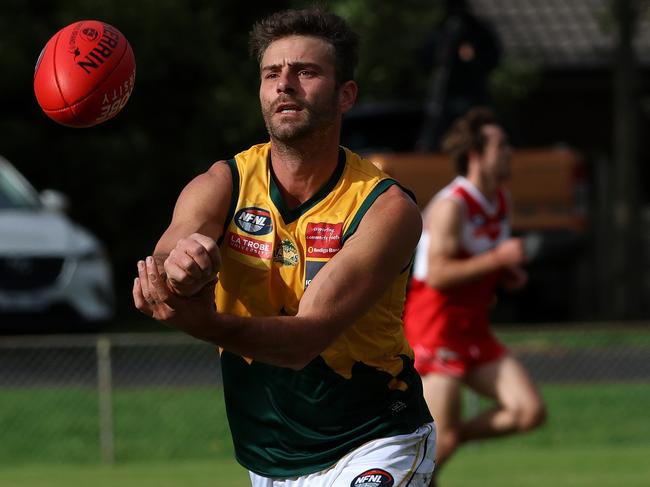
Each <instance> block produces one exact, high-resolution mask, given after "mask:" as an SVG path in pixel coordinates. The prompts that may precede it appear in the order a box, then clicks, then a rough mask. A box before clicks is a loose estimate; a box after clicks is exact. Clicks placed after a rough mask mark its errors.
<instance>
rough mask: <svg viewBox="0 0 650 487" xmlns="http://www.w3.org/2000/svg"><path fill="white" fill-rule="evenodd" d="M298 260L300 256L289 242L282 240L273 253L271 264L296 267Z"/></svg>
mask: <svg viewBox="0 0 650 487" xmlns="http://www.w3.org/2000/svg"><path fill="white" fill-rule="evenodd" d="M299 260H300V255H299V254H298V250H297V249H296V246H295V245H294V244H293V242H291V240H282V241H281V242H280V244H279V245H278V246H277V248H276V249H275V252H274V253H273V262H278V263H280V264H282V265H287V266H291V267H295V266H297V265H298V261H299Z"/></svg>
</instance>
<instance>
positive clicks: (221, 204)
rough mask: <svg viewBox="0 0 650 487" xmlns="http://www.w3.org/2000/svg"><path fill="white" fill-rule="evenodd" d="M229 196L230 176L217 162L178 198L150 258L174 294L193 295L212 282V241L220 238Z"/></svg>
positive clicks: (215, 264)
mask: <svg viewBox="0 0 650 487" xmlns="http://www.w3.org/2000/svg"><path fill="white" fill-rule="evenodd" d="M231 194H232V174H231V172H230V168H229V167H228V166H227V165H226V164H225V163H223V161H220V162H217V163H215V164H213V165H212V167H211V168H210V169H209V170H208V171H206V172H205V173H203V174H201V175H199V176H197V177H196V178H194V179H193V180H192V181H191V182H190V183H189V184H188V185H187V186H186V187H185V188H184V189H183V191H182V192H181V194H180V195H179V197H178V200H177V201H176V205H175V207H174V212H173V215H172V220H171V223H170V225H169V227H168V228H167V229H166V230H165V232H164V233H163V234H162V236H161V237H160V239H159V240H158V243H157V244H156V247H155V250H154V254H153V257H154V259H155V261H156V263H157V264H158V266H159V269H160V270H161V272H162V270H163V268H164V272H165V273H166V276H167V279H168V280H169V284H170V285H171V287H172V288H173V289H174V291H175V292H177V293H178V294H181V295H186V296H189V295H192V294H195V293H197V292H198V291H199V290H200V289H201V288H203V287H204V286H205V285H206V284H207V283H209V282H212V281H214V279H215V278H216V275H217V272H218V271H219V263H220V256H219V249H218V247H217V245H216V241H217V240H218V239H219V238H220V237H221V235H222V234H223V225H224V223H225V219H226V214H227V212H228V208H229V205H230V198H231ZM189 237H192V238H189ZM206 237H207V238H206Z"/></svg>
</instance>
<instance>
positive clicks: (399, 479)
mask: <svg viewBox="0 0 650 487" xmlns="http://www.w3.org/2000/svg"><path fill="white" fill-rule="evenodd" d="M435 432H436V429H435V425H434V424H433V423H428V424H425V425H424V426H421V427H420V428H418V429H417V430H416V431H415V432H413V433H410V434H408V435H398V436H391V437H389V438H381V439H379V440H373V441H370V442H368V443H366V444H364V445H362V446H360V447H359V448H357V449H356V450H352V451H351V452H350V453H348V454H347V455H345V456H344V457H343V458H341V459H340V460H339V461H338V462H337V463H336V464H335V465H333V466H331V467H329V468H327V469H325V470H322V471H320V472H316V473H311V474H309V475H304V476H302V477H292V478H289V479H271V478H267V477H261V476H260V475H257V474H256V473H253V472H249V474H250V478H251V484H252V487H406V486H408V487H427V486H428V485H429V482H430V481H431V477H432V475H433V468H434V465H435V437H436V433H435Z"/></svg>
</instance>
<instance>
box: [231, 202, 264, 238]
mask: <svg viewBox="0 0 650 487" xmlns="http://www.w3.org/2000/svg"><path fill="white" fill-rule="evenodd" d="M235 225H237V227H238V228H240V229H241V230H243V231H245V232H246V233H250V234H251V235H268V234H269V233H271V230H273V219H272V218H271V213H270V212H269V211H268V210H264V209H263V208H255V207H249V208H242V209H240V210H239V211H237V213H236V214H235Z"/></svg>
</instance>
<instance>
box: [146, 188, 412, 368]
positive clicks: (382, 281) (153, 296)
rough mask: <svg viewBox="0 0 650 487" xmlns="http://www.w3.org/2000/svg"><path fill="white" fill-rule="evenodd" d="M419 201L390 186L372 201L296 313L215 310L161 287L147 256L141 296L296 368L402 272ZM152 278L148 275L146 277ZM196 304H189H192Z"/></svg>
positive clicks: (189, 323)
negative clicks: (224, 312) (260, 314)
mask: <svg viewBox="0 0 650 487" xmlns="http://www.w3.org/2000/svg"><path fill="white" fill-rule="evenodd" d="M421 227H422V222H421V218H420V214H419V211H418V209H417V206H416V205H415V204H414V203H413V202H412V201H411V200H410V199H409V198H408V197H407V196H406V195H405V194H404V193H403V192H402V191H401V190H400V189H399V188H398V187H395V186H393V187H391V188H389V189H388V190H387V191H386V192H385V193H384V194H382V195H381V196H380V197H379V198H377V200H376V201H375V202H374V203H373V205H372V206H371V207H370V209H369V210H368V211H367V213H366V214H365V216H364V217H363V219H362V221H361V222H360V224H359V227H358V228H357V231H356V232H355V233H354V235H352V236H351V237H350V238H349V239H348V240H347V242H346V243H345V245H344V246H343V248H342V249H341V250H340V251H339V252H338V253H337V255H335V256H334V257H333V258H332V259H331V260H330V261H329V262H328V263H327V264H326V265H325V266H324V267H323V268H322V269H321V270H320V271H319V272H318V274H317V275H316V277H315V278H314V279H313V280H312V281H311V284H310V285H309V287H308V288H307V290H306V291H305V293H304V295H303V297H302V299H301V301H300V305H299V309H298V313H297V314H296V316H273V317H238V316H232V315H220V314H218V313H216V312H215V311H214V310H213V308H212V307H211V306H209V300H210V293H209V292H201V293H199V294H198V295H197V296H194V297H191V298H183V297H179V296H175V295H173V294H170V293H168V292H167V291H166V289H165V286H163V285H161V283H160V281H159V276H157V275H156V273H157V270H156V267H155V265H153V264H152V263H147V266H146V269H145V270H144V271H141V272H140V273H139V276H140V277H139V280H140V281H142V283H143V286H142V287H143V291H142V292H140V294H139V295H138V292H139V291H138V289H136V287H137V285H138V281H136V287H134V296H135V299H136V304H137V303H138V302H140V303H142V301H144V300H151V301H154V302H158V303H161V302H162V303H163V304H162V305H160V304H158V305H157V306H156V308H155V310H154V317H156V318H157V319H160V320H163V321H166V322H168V323H169V324H171V325H172V326H175V327H177V328H179V329H181V330H182V331H184V332H186V333H188V334H190V335H192V336H194V337H196V338H199V339H201V340H205V341H208V342H211V343H214V344H216V345H219V346H221V347H223V348H224V349H226V350H228V351H231V352H234V353H237V354H239V355H243V356H246V357H251V358H253V359H255V360H258V361H261V362H265V363H269V364H273V365H277V366H282V367H290V368H294V369H300V368H302V367H304V366H305V365H306V364H308V363H309V362H310V361H311V360H312V359H314V358H315V357H316V356H317V355H318V354H320V353H321V352H322V351H323V350H324V349H325V348H326V347H327V346H328V345H329V344H330V343H331V342H332V341H333V340H335V339H336V337H338V336H339V335H340V334H341V333H342V332H343V331H344V330H345V329H346V328H347V327H348V326H350V325H351V324H352V323H354V321H355V320H357V319H358V318H359V317H360V316H362V315H363V314H364V313H365V312H366V311H367V310H368V309H369V308H370V307H371V306H372V305H373V304H374V303H375V302H376V301H377V300H378V299H379V298H380V297H381V295H382V294H383V293H384V292H386V290H387V289H388V288H389V286H390V285H391V283H392V282H393V281H394V280H395V278H396V277H397V276H398V275H399V273H400V272H405V269H406V267H407V266H408V264H409V262H410V259H411V257H412V255H413V251H414V249H415V246H416V244H417V241H418V239H419V237H420V233H421ZM151 278H153V279H151ZM192 304H193V305H192Z"/></svg>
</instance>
